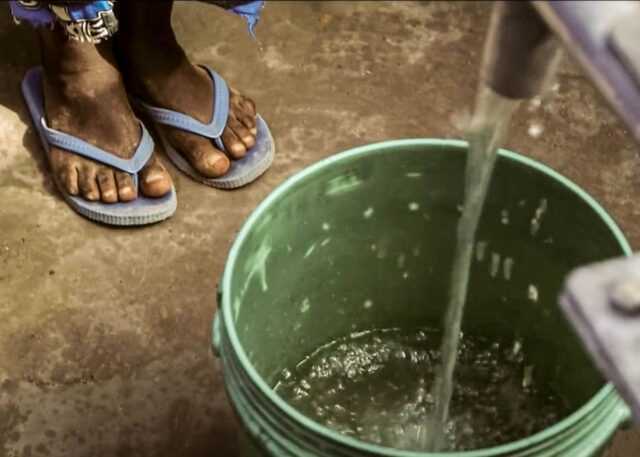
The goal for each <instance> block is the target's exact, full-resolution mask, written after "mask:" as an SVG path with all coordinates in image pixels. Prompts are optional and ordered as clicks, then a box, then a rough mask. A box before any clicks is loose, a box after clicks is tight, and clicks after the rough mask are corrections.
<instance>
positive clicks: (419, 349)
mask: <svg viewBox="0 0 640 457" xmlns="http://www.w3.org/2000/svg"><path fill="white" fill-rule="evenodd" d="M441 336H442V334H441V333H440V331H438V330H430V329H426V328H420V329H415V330H411V331H405V330H397V329H379V330H371V331H367V332H359V333H354V334H352V335H349V336H348V337H346V338H341V339H338V340H336V341H333V342H331V343H329V344H327V345H325V346H323V347H321V348H319V349H318V350H316V351H315V352H314V353H313V354H311V355H310V356H309V357H307V358H305V359H304V360H303V361H302V362H301V363H299V364H298V365H296V366H295V367H293V368H289V369H285V370H283V371H282V372H281V374H280V376H279V377H278V380H277V385H276V386H275V391H276V392H277V393H278V394H279V395H280V396H282V397H283V398H284V399H285V400H287V401H288V402H289V403H290V404H291V405H292V406H294V407H295V408H296V409H298V410H299V411H300V412H302V413H303V414H304V415H305V416H307V417H309V418H311V419H313V420H315V421H317V422H319V423H320V424H323V425H325V426H327V427H330V428H332V429H333V430H335V431H338V432H340V433H342V434H343V435H347V436H351V437H353V438H357V439H360V440H363V441H366V442H369V443H374V444H378V445H382V446H387V447H391V448H394V449H402V450H412V451H425V450H427V449H426V448H425V441H426V437H427V435H428V433H429V427H428V425H427V424H428V418H429V416H430V414H431V413H432V411H433V408H434V403H435V402H434V398H433V395H432V394H431V393H430V389H431V387H432V385H433V380H434V377H435V371H436V368H437V366H438V361H439V359H440V353H439V351H438V349H437V348H438V343H439V341H440V338H441ZM514 344H515V343H514V342H513V341H511V340H506V341H502V342H501V341H497V340H493V339H490V338H487V337H477V336H476V335H469V336H468V337H467V338H465V341H464V342H463V343H462V345H461V347H460V352H459V364H460V366H459V368H458V370H457V376H456V380H455V382H456V389H455V394H454V395H453V399H452V418H451V421H450V423H449V425H448V427H447V429H446V433H445V443H444V447H445V448H446V449H447V450H448V451H449V450H451V451H464V450H471V449H479V448H485V447H490V446H495V445H499V444H504V443H507V442H510V441H513V440H516V439H520V438H523V437H525V436H529V435H531V434H532V433H535V432H538V431H540V430H542V429H544V428H546V427H548V426H549V425H551V424H553V423H555V422H557V421H558V420H559V418H560V417H562V415H564V414H566V413H567V412H568V403H566V402H564V401H563V400H562V399H561V398H559V397H558V396H556V395H555V394H554V393H553V391H552V390H551V389H550V387H549V386H547V385H545V384H543V383H541V384H539V385H538V384H537V383H536V379H535V377H534V371H535V367H534V366H533V365H531V364H530V363H528V360H527V355H526V351H525V350H523V349H522V345H521V343H519V342H517V344H519V348H518V351H517V352H516V351H514V350H513V347H514Z"/></svg>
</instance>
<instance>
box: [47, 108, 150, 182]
mask: <svg viewBox="0 0 640 457" xmlns="http://www.w3.org/2000/svg"><path fill="white" fill-rule="evenodd" d="M138 122H139V123H140V128H141V129H142V137H141V138H140V143H139V144H138V147H137V149H136V152H135V153H134V154H133V157H131V158H130V159H123V158H121V157H117V156H115V155H113V154H112V153H110V152H107V151H105V150H104V149H100V148H98V147H96V146H94V145H92V144H89V143H87V142H86V141H83V140H81V139H79V138H76V137H74V136H71V135H68V134H66V133H63V132H59V131H58V130H54V129H52V128H49V127H48V126H47V123H46V121H45V120H44V117H43V118H42V127H43V129H44V132H45V136H46V137H47V141H48V142H49V144H50V145H52V146H57V147H59V148H60V149H65V150H67V151H70V152H73V153H75V154H78V155H81V156H83V157H87V158H89V159H93V160H95V161H97V162H100V163H103V164H105V165H109V166H111V167H113V168H116V169H118V170H121V171H125V172H127V173H131V174H135V173H137V172H139V171H140V170H141V169H142V167H144V165H145V164H146V163H147V162H148V161H149V159H150V158H151V154H152V153H153V149H154V147H155V145H154V143H153V139H152V138H151V135H149V132H148V131H147V129H146V128H145V126H144V124H143V123H142V122H140V121H138Z"/></svg>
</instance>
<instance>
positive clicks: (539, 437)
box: [218, 138, 632, 457]
mask: <svg viewBox="0 0 640 457" xmlns="http://www.w3.org/2000/svg"><path fill="white" fill-rule="evenodd" d="M411 146H431V147H433V146H438V147H451V148H454V149H462V148H464V149H467V148H468V142H467V141H464V140H457V139H441V138H409V139H395V140H386V141H381V142H376V143H371V144H366V145H361V146H356V147H353V148H350V149H347V150H345V151H343V152H340V153H337V154H334V155H331V156H329V157H326V158H324V159H322V160H320V161H318V162H316V163H313V164H311V165H309V166H307V167H305V168H303V169H302V170H300V171H298V172H297V173H295V174H293V175H292V176H290V177H288V178H287V179H286V180H285V181H283V182H282V183H281V184H279V185H278V186H277V187H276V188H275V189H274V190H273V191H272V192H271V193H270V194H269V195H268V196H267V197H266V198H265V199H264V200H263V201H262V202H261V203H260V204H259V205H258V206H257V207H256V208H255V209H254V210H253V211H252V212H251V214H250V215H249V217H248V218H247V219H246V220H245V222H244V223H243V225H242V227H241V229H240V231H239V232H238V234H237V236H236V238H235V240H234V242H233V244H232V246H231V249H230V251H229V254H228V256H227V261H226V264H225V267H224V271H223V276H222V281H221V284H220V286H221V287H220V289H221V290H220V292H221V294H220V295H221V297H220V298H221V300H220V309H219V310H218V312H220V311H222V313H221V316H220V317H222V320H223V321H222V322H221V323H222V326H223V327H224V332H223V333H224V334H225V336H226V337H227V338H228V339H229V341H230V343H231V349H232V352H233V354H235V357H237V359H238V362H239V364H240V366H241V367H242V369H243V370H244V371H245V373H246V375H247V376H248V379H249V380H250V381H251V382H252V383H253V384H254V386H255V387H257V389H258V392H259V393H260V394H261V395H264V396H266V397H268V398H269V400H270V401H271V402H272V403H273V404H274V405H275V406H276V407H277V408H278V409H279V410H280V412H281V413H283V414H285V415H286V416H288V417H289V419H291V420H293V421H294V422H297V423H298V424H299V425H301V426H303V427H305V428H307V429H309V430H310V431H312V432H313V433H315V434H317V435H319V436H322V437H324V438H326V439H328V440H330V441H333V442H337V443H338V444H340V445H342V446H347V447H351V448H353V449H357V450H360V451H363V452H367V453H370V454H374V455H379V456H385V457H499V456H506V455H511V453H513V452H517V451H522V450H525V449H527V448H530V447H532V446H535V445H538V444H541V443H543V442H545V441H547V440H548V439H551V438H552V437H553V436H556V435H558V434H560V433H561V432H563V431H566V430H568V429H570V428H572V427H573V426H575V425H576V424H578V423H579V422H581V421H582V420H584V419H586V418H587V416H588V415H589V414H590V413H591V412H592V411H593V410H594V409H596V408H597V407H598V406H599V405H600V404H602V403H603V402H605V401H607V400H611V401H616V400H617V401H619V402H622V401H621V400H620V399H619V397H618V396H617V394H616V393H615V390H614V388H613V386H612V385H611V384H609V383H607V384H605V385H604V386H603V387H602V388H600V390H599V391H598V392H597V393H596V394H595V395H593V396H592V397H591V398H590V399H589V400H588V401H587V402H586V403H585V404H584V405H582V406H581V407H580V408H578V409H577V410H576V411H574V412H573V413H572V414H570V415H569V416H567V417H565V418H564V419H562V420H561V421H559V422H557V423H555V424H554V425H552V426H550V427H547V428H545V429H544V430H541V431H540V432H538V433H535V434H533V435H531V436H527V437H525V438H522V439H519V440H516V441H512V442H509V443H505V444H502V445H499V446H494V447H490V448H483V449H474V450H471V451H460V452H434V453H429V452H419V451H405V450H399V449H393V448H390V447H385V446H380V445H376V444H371V443H367V442H364V441H360V440H358V439H355V438H351V437H348V436H345V435H342V434H340V433H338V432H336V431H334V430H331V429H330V428H328V427H325V426H323V425H321V424H319V423H318V422H316V421H314V420H312V419H310V418H308V417H307V416H305V415H304V414H302V413H300V412H298V411H297V410H296V409H295V408H293V407H292V406H290V405H289V404H288V403H287V402H286V401H285V400H284V399H283V398H282V397H280V396H279V395H278V394H277V393H276V392H274V391H273V389H272V388H271V387H270V386H269V385H268V383H267V382H266V381H265V380H264V379H263V378H262V376H260V374H259V373H258V372H257V370H256V369H255V367H254V366H253V364H252V363H251V361H250V360H249V357H248V354H247V353H246V351H245V350H244V348H243V347H242V344H241V343H240V339H239V337H238V334H237V332H236V329H235V325H234V322H233V319H232V316H233V312H232V310H231V296H230V293H231V279H232V271H233V270H234V266H235V264H236V261H237V258H238V253H239V250H240V248H241V246H242V245H243V244H244V241H245V239H246V237H247V236H248V234H249V232H250V230H251V229H252V228H253V227H254V226H255V223H256V221H257V220H258V219H259V218H260V216H261V215H262V214H263V213H264V212H265V211H266V210H267V209H268V208H269V207H270V206H271V204H272V203H273V202H275V201H277V200H278V199H280V197H281V196H282V195H284V194H285V193H286V192H288V190H289V189H290V188H291V187H292V186H293V185H295V184H297V183H298V182H300V181H303V180H304V179H306V178H308V177H310V176H312V175H314V174H315V173H316V172H318V171H320V170H322V169H325V168H326V167H328V166H331V165H334V164H336V163H339V162H343V161H346V160H349V159H353V158H358V157H363V156H365V155H367V154H369V153H371V152H374V151H379V150H381V149H386V148H391V147H411ZM498 154H499V156H500V157H502V158H505V159H507V160H510V161H513V162H518V163H520V164H523V165H525V166H527V167H530V168H533V169H535V170H537V171H539V172H541V173H542V174H544V175H546V176H547V177H549V178H551V179H553V180H555V181H556V182H558V183H560V184H561V185H563V186H564V187H565V188H567V189H569V190H570V191H571V192H573V193H574V194H575V195H576V196H577V197H578V198H580V199H582V200H583V201H584V202H585V203H587V204H588V205H589V206H590V207H591V208H592V209H593V210H594V212H595V213H596V215H597V216H598V217H599V218H600V219H601V220H602V221H603V222H604V223H605V224H606V226H607V228H608V229H609V230H610V231H611V233H612V235H613V236H614V238H615V239H616V241H617V242H618V244H619V246H620V248H621V250H622V254H623V255H624V256H630V255H631V254H632V250H631V246H630V245H629V242H628V241H627V239H626V237H625V236H624V234H623V232H622V230H621V229H620V228H619V227H618V225H617V223H616V222H615V221H614V219H613V217H612V216H611V215H609V213H608V212H607V211H606V210H605V209H604V208H603V207H602V206H601V205H600V203H598V202H597V200H595V198H593V197H592V196H591V195H590V194H588V193H587V192H586V191H585V190H584V189H582V188H581V187H580V186H578V185H577V184H576V183H574V182H573V181H571V180H570V179H569V178H567V177H566V176H564V175H562V174H561V173H559V172H558V171H556V170H554V169H552V168H551V167H549V166H547V165H545V164H543V163H542V162H539V161H538V160H535V159H532V158H530V157H526V156H524V155H521V154H519V153H516V152H513V151H510V150H507V149H503V148H500V149H498ZM620 421H621V422H622V419H620Z"/></svg>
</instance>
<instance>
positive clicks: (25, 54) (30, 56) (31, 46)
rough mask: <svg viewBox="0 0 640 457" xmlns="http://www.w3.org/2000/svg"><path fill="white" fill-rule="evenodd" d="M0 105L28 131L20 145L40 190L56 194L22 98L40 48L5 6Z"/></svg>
mask: <svg viewBox="0 0 640 457" xmlns="http://www.w3.org/2000/svg"><path fill="white" fill-rule="evenodd" d="M0 56H2V59H1V60H0V73H2V75H3V78H2V79H0V106H4V107H5V108H7V109H9V110H11V111H13V112H15V113H16V114H17V115H18V117H19V118H20V121H22V122H23V123H25V124H26V125H27V126H28V127H29V128H28V129H27V131H26V132H25V134H24V137H23V138H22V145H23V146H24V148H25V149H26V150H27V151H28V152H29V154H31V157H32V158H33V160H34V162H35V163H36V164H37V167H38V171H39V172H40V173H41V176H42V186H43V188H44V189H45V190H46V191H47V192H49V193H50V194H52V195H56V196H57V195H58V193H57V190H56V188H55V185H54V183H53V181H52V180H51V179H50V178H49V167H48V164H47V160H46V158H45V156H44V154H43V151H42V147H41V145H40V141H39V139H38V135H37V134H36V132H35V130H34V129H33V128H32V122H31V117H30V116H29V112H28V111H27V107H26V105H25V103H24V100H23V98H22V92H21V90H20V83H21V81H22V77H23V76H24V74H25V72H26V71H27V70H28V69H29V68H31V67H33V66H35V65H38V64H39V63H40V57H39V56H40V47H39V45H38V39H37V34H36V32H35V31H34V30H33V29H32V28H30V27H29V26H28V25H25V24H21V25H17V24H15V23H14V22H13V18H12V16H11V13H10V12H9V8H8V6H7V5H4V4H0Z"/></svg>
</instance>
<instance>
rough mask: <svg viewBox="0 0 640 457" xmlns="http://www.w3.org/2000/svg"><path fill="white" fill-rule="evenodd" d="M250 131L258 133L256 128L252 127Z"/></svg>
mask: <svg viewBox="0 0 640 457" xmlns="http://www.w3.org/2000/svg"><path fill="white" fill-rule="evenodd" d="M249 131H250V132H251V133H253V134H254V135H257V134H258V129H257V128H255V127H254V128H252V129H251V130H249Z"/></svg>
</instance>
